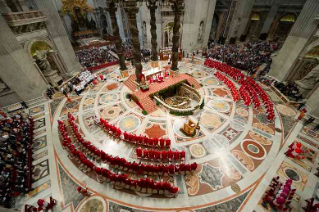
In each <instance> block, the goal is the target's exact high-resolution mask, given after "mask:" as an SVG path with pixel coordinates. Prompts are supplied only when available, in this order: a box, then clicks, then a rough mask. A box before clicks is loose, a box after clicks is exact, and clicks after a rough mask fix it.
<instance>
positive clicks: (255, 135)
mask: <svg viewBox="0 0 319 212" xmlns="http://www.w3.org/2000/svg"><path fill="white" fill-rule="evenodd" d="M249 135H250V136H251V137H252V138H253V139H254V140H255V141H257V142H259V143H260V144H262V145H266V146H267V145H271V144H272V141H271V140H269V139H267V138H265V137H264V136H261V135H259V134H258V133H255V132H253V131H250V132H249Z"/></svg>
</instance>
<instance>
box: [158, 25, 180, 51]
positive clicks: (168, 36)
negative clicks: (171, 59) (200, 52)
mask: <svg viewBox="0 0 319 212" xmlns="http://www.w3.org/2000/svg"><path fill="white" fill-rule="evenodd" d="M173 28H174V22H173V21H169V22H166V23H164V24H163V31H162V32H163V36H162V38H163V47H172V46H173ZM182 28H183V27H182V24H181V27H180V28H179V33H180V35H179V43H180V44H179V45H181V41H182Z"/></svg>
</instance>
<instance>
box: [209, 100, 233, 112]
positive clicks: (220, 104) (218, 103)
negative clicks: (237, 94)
mask: <svg viewBox="0 0 319 212" xmlns="http://www.w3.org/2000/svg"><path fill="white" fill-rule="evenodd" d="M208 105H209V106H210V107H211V108H213V109H215V110H217V111H218V112H228V111H229V110H230V105H229V104H228V103H227V102H225V101H223V100H218V99H214V100H211V101H210V102H209V103H208Z"/></svg>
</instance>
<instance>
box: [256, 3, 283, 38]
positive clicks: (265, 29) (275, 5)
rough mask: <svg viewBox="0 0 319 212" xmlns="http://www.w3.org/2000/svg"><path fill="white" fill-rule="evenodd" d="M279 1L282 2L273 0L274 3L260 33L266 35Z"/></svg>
mask: <svg viewBox="0 0 319 212" xmlns="http://www.w3.org/2000/svg"><path fill="white" fill-rule="evenodd" d="M281 1H282V0H274V2H273V3H272V5H271V8H270V10H269V13H268V16H267V18H266V20H265V22H264V25H263V28H262V29H261V33H268V31H269V28H270V26H271V24H272V22H273V20H274V19H275V16H276V14H277V11H278V8H279V6H280V3H281Z"/></svg>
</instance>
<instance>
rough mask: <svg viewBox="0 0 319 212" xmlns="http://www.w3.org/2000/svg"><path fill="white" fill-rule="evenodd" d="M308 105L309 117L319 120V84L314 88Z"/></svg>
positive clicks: (307, 102)
mask: <svg viewBox="0 0 319 212" xmlns="http://www.w3.org/2000/svg"><path fill="white" fill-rule="evenodd" d="M306 104H307V105H308V106H309V107H310V112H309V115H311V116H315V117H317V118H319V107H318V105H319V84H318V85H317V86H316V88H314V90H313V91H312V93H311V94H310V97H309V98H308V99H307V101H306Z"/></svg>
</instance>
